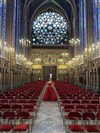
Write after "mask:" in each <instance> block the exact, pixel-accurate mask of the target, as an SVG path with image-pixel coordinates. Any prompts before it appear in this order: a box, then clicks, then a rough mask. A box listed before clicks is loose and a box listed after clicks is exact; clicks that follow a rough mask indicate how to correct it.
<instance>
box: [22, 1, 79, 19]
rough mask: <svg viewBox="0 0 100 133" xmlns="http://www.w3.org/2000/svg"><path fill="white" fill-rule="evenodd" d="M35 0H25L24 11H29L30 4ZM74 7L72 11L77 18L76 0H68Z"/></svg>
mask: <svg viewBox="0 0 100 133" xmlns="http://www.w3.org/2000/svg"><path fill="white" fill-rule="evenodd" d="M33 1H34V0H25V4H24V10H23V13H25V14H26V13H27V9H28V7H29V5H30V4H31V3H32V2H33ZM66 1H67V2H68V3H69V4H70V5H71V8H72V12H73V16H74V17H75V18H77V9H76V4H75V0H66Z"/></svg>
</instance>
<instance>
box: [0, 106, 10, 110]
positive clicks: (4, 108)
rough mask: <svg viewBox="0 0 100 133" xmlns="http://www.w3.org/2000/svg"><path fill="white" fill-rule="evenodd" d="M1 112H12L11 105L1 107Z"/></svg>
mask: <svg viewBox="0 0 100 133" xmlns="http://www.w3.org/2000/svg"><path fill="white" fill-rule="evenodd" d="M0 110H1V111H5V110H6V111H7V110H8V111H9V110H11V105H10V104H3V105H2V106H1V107H0Z"/></svg>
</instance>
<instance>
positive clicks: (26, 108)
mask: <svg viewBox="0 0 100 133" xmlns="http://www.w3.org/2000/svg"><path fill="white" fill-rule="evenodd" d="M23 110H24V111H28V112H30V113H32V114H33V115H34V117H36V115H37V109H36V107H34V106H33V105H32V104H26V105H23Z"/></svg>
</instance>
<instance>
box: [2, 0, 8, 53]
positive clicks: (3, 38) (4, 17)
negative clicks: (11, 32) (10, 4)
mask: <svg viewBox="0 0 100 133" xmlns="http://www.w3.org/2000/svg"><path fill="white" fill-rule="evenodd" d="M6 11H7V2H6V0H2V55H4V45H5V41H6V40H5V37H6V15H7V12H6Z"/></svg>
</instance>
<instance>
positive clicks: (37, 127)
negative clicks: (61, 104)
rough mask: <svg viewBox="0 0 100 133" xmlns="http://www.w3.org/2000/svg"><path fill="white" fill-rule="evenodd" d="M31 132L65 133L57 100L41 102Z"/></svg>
mask: <svg viewBox="0 0 100 133" xmlns="http://www.w3.org/2000/svg"><path fill="white" fill-rule="evenodd" d="M32 133H65V128H64V126H63V119H62V117H61V114H60V111H59V108H58V104H57V102H42V104H41V106H40V109H39V112H38V114H37V119H36V121H35V124H34V126H33V131H32Z"/></svg>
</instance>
